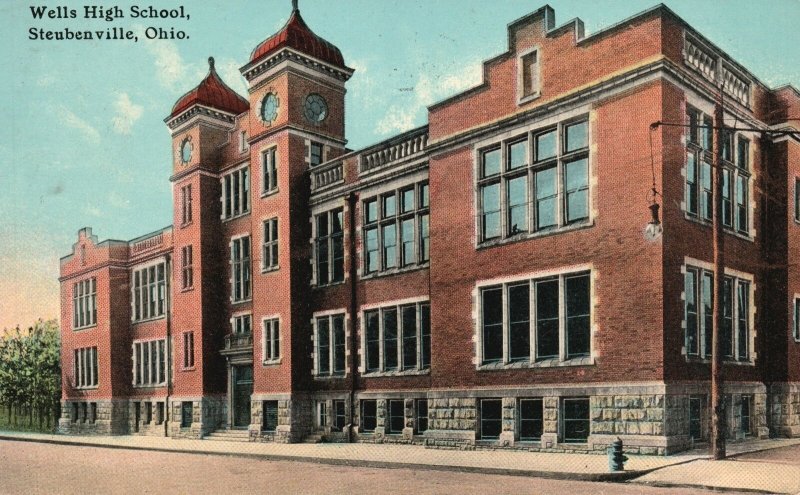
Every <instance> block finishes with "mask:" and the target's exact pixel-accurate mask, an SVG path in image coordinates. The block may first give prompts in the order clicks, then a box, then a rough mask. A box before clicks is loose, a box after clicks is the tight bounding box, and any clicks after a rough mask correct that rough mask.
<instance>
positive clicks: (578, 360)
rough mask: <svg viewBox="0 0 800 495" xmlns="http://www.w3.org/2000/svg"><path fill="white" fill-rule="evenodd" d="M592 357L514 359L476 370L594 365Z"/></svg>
mask: <svg viewBox="0 0 800 495" xmlns="http://www.w3.org/2000/svg"><path fill="white" fill-rule="evenodd" d="M594 364H595V362H594V357H592V356H580V357H574V358H570V359H566V360H564V361H561V360H559V359H556V358H554V359H543V360H541V361H534V362H533V363H531V362H530V361H515V362H511V363H503V362H495V363H484V364H481V365H478V367H477V369H478V371H492V370H511V369H534V368H560V367H565V366H594Z"/></svg>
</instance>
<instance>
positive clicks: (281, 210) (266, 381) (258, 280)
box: [226, 1, 353, 442]
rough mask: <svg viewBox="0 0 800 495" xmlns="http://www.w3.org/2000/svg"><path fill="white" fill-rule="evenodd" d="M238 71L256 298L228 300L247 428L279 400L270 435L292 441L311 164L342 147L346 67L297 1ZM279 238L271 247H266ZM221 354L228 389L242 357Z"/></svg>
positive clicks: (305, 326)
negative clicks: (243, 84) (243, 321)
mask: <svg viewBox="0 0 800 495" xmlns="http://www.w3.org/2000/svg"><path fill="white" fill-rule="evenodd" d="M241 73H242V75H243V76H244V77H245V79H246V80H247V83H248V99H249V105H250V111H249V112H248V113H247V117H246V119H244V120H243V121H242V122H240V123H239V124H240V126H241V130H240V136H241V137H242V139H243V140H244V141H246V147H247V150H248V152H247V155H248V159H249V167H250V170H251V184H252V186H251V197H252V200H251V201H252V211H251V214H250V222H249V229H250V232H249V235H250V237H251V239H252V246H253V248H252V251H253V259H254V263H253V297H252V302H251V303H250V307H249V308H247V307H246V306H247V304H243V305H241V306H236V305H234V307H232V309H231V313H232V314H236V313H237V312H239V311H247V310H249V311H251V312H252V317H253V322H252V326H253V342H254V345H253V351H252V394H251V422H250V423H251V424H250V428H249V429H250V431H251V435H254V434H259V433H260V432H261V431H263V430H264V421H265V419H264V418H266V417H267V416H269V415H270V414H271V412H269V411H266V409H267V408H269V409H270V410H272V409H274V408H277V410H276V411H274V412H275V415H276V417H277V418H278V419H277V425H276V428H275V429H274V430H275V433H274V440H276V441H285V442H292V441H296V440H298V439H300V438H302V437H303V436H304V435H305V434H306V433H307V431H306V430H307V428H308V427H310V426H311V425H310V424H309V422H308V420H307V419H306V417H307V411H308V410H310V408H311V404H310V403H308V402H307V401H308V399H307V398H304V397H307V394H303V392H304V391H308V390H309V387H310V385H311V383H310V380H311V372H310V370H311V366H312V364H311V363H312V362H311V357H310V356H311V354H312V352H313V349H312V344H311V335H312V333H311V326H310V324H309V322H310V321H311V317H312V315H311V312H310V309H309V308H310V305H309V302H310V301H309V299H308V297H304V294H308V293H309V290H310V280H311V263H310V260H311V259H312V248H311V244H310V242H309V240H310V239H311V227H310V210H309V194H310V182H309V170H310V169H311V168H313V167H314V166H316V165H319V164H320V163H322V162H325V161H328V160H330V159H333V158H336V157H337V156H339V155H342V154H343V153H344V150H345V143H346V142H345V139H344V97H345V83H346V82H347V80H348V79H349V78H350V77H351V76H352V74H353V70H352V69H350V68H348V67H347V66H346V65H345V63H344V58H343V57H342V53H341V52H340V51H339V49H338V48H336V47H335V46H334V45H333V44H331V43H329V42H327V41H325V40H324V39H322V38H320V37H319V36H317V35H316V34H315V33H314V32H313V31H311V29H310V28H309V27H308V25H307V24H306V22H305V21H304V20H303V17H302V16H301V15H300V10H299V9H298V7H297V2H296V1H295V2H293V9H292V12H291V15H290V16H289V19H288V21H287V22H286V24H285V25H284V26H283V27H282V28H281V29H280V30H279V31H278V32H277V33H275V34H274V35H272V36H270V37H269V38H267V39H266V40H265V41H263V42H262V43H260V44H259V45H258V46H256V47H255V49H254V50H253V51H252V53H251V56H250V61H249V62H248V63H247V64H246V65H245V66H244V67H242V68H241ZM226 230H227V229H226ZM241 234H242V232H241V230H240V229H239V228H236V229H234V230H233V231H228V232H226V235H228V236H230V237H231V238H234V237H235V236H236V235H241ZM276 239H277V255H276V254H275V252H274V251H272V249H273V248H271V247H270V248H266V247H265V246H267V245H274V244H275V242H276ZM270 243H272V244H270ZM290 295H291V296H290ZM276 325H277V328H278V329H279V330H278V331H277V332H276V330H275V328H276ZM276 333H278V334H279V339H276V338H275V334H276ZM276 340H279V342H278V344H277V346H278V347H277V348H276V347H274V346H273V344H274V343H275V341H276ZM276 354H277V356H276ZM228 359H229V368H230V372H229V390H232V389H235V388H236V386H237V385H236V383H235V382H236V376H237V371H236V369H235V368H236V366H237V364H236V363H237V362H239V361H237V359H238V358H236V357H235V356H230V357H229V358H228ZM248 373H249V372H248ZM234 401H235V398H234V399H232V402H231V403H230V404H229V407H230V408H231V410H233V411H235V410H236V408H237V405H236V404H235V403H234Z"/></svg>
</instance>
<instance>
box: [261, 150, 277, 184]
mask: <svg viewBox="0 0 800 495" xmlns="http://www.w3.org/2000/svg"><path fill="white" fill-rule="evenodd" d="M261 170H263V171H264V176H263V177H262V181H261V192H262V194H269V193H271V192H274V191H277V190H278V149H277V148H270V149H268V150H264V152H262V153H261Z"/></svg>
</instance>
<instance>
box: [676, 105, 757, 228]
mask: <svg viewBox="0 0 800 495" xmlns="http://www.w3.org/2000/svg"><path fill="white" fill-rule="evenodd" d="M686 113H687V118H688V121H689V130H688V136H687V140H686V189H685V195H684V204H685V208H686V213H687V214H688V215H689V216H691V217H694V218H698V219H701V220H706V221H711V219H712V218H713V212H714V204H713V197H712V196H713V183H712V182H713V170H712V167H713V165H712V164H713V162H714V156H713V145H714V140H713V134H714V129H713V127H714V121H713V119H712V118H711V117H710V116H708V115H704V114H703V113H702V112H700V111H699V110H697V109H695V108H692V107H687V110H686ZM701 122H702V125H701ZM722 167H723V168H722V171H721V172H722V225H723V227H725V228H727V229H729V230H732V231H735V232H739V233H742V234H744V235H749V233H750V206H749V201H750V199H749V195H750V141H749V140H748V139H746V138H745V137H743V136H739V135H736V134H735V132H733V131H730V130H727V129H726V130H723V132H722Z"/></svg>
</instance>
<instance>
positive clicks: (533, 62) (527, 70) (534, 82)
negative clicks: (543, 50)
mask: <svg viewBox="0 0 800 495" xmlns="http://www.w3.org/2000/svg"><path fill="white" fill-rule="evenodd" d="M519 63H520V65H519V71H520V75H519V78H520V79H519V83H520V84H521V91H519V92H518V93H520V99H522V98H526V97H528V96H535V95H537V94H539V90H540V87H539V52H538V50H533V51H530V52H529V53H526V54H525V55H523V56H522V57H520V58H519Z"/></svg>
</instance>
